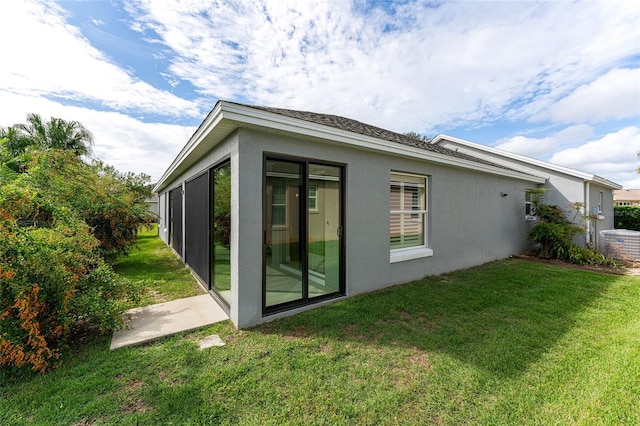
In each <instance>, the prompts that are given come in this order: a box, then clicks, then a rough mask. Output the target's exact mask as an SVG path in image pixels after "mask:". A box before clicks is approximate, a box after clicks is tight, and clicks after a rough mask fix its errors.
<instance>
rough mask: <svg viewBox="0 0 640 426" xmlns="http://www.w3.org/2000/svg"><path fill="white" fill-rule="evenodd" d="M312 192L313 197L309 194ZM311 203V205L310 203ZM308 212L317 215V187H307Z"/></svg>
mask: <svg viewBox="0 0 640 426" xmlns="http://www.w3.org/2000/svg"><path fill="white" fill-rule="evenodd" d="M312 192H313V195H311V193H312ZM312 201H313V205H312V203H311V202H312ZM309 212H311V213H318V212H319V210H318V185H309Z"/></svg>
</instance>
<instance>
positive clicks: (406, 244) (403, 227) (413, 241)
mask: <svg viewBox="0 0 640 426" xmlns="http://www.w3.org/2000/svg"><path fill="white" fill-rule="evenodd" d="M389 189H390V209H391V211H390V220H389V224H390V226H389V242H390V246H391V261H392V262H397V261H402V260H409V259H415V258H418V257H425V256H430V255H432V254H433V252H432V251H431V250H430V249H428V247H427V246H428V235H427V222H428V221H427V213H428V210H427V178H426V177H425V176H419V175H411V174H404V173H396V172H392V173H391V182H390V186H389Z"/></svg>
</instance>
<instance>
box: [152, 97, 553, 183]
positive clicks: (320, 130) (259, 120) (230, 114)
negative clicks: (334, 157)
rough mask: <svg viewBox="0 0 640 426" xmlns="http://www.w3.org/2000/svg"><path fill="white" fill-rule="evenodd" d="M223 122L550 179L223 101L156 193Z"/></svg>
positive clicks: (535, 179)
mask: <svg viewBox="0 0 640 426" xmlns="http://www.w3.org/2000/svg"><path fill="white" fill-rule="evenodd" d="M223 121H227V122H230V123H234V126H235V127H245V126H246V127H257V128H265V129H269V130H272V131H274V130H275V131H280V132H286V133H290V134H294V135H295V134H298V135H304V136H307V137H311V138H317V139H323V140H326V141H329V142H334V143H335V142H338V143H343V144H346V145H351V146H355V147H359V148H362V149H367V150H371V151H377V152H385V153H389V154H393V155H398V156H402V157H409V158H414V159H421V160H426V161H431V162H435V163H440V164H445V165H449V166H453V167H459V168H463V169H468V170H475V171H479V172H483V173H488V174H493V175H500V176H507V177H512V178H516V179H522V180H526V181H530V182H536V183H544V182H546V179H545V178H544V177H542V176H534V175H531V174H527V173H520V172H517V171H511V170H506V169H502V168H499V167H493V166H490V165H487V164H482V163H476V162H474V161H469V160H464V159H461V158H456V157H450V156H447V155H443V154H439V153H437V152H431V151H425V150H424V149H420V148H416V147H412V146H408V145H403V144H399V143H396V142H390V141H386V140H384V139H378V138H374V137H371V136H365V135H359V134H357V133H353V132H349V131H346V130H342V129H336V128H334V127H331V126H325V125H321V124H316V123H312V122H309V121H305V120H301V119H297V118H293V117H287V116H284V115H280V114H276V113H273V112H268V111H263V110H259V109H255V108H251V107H247V106H244V105H238V104H235V103H230V102H225V101H219V102H218V103H217V104H216V106H215V107H214V109H213V110H212V111H211V112H210V113H209V115H208V116H207V117H206V118H205V120H204V121H203V123H202V124H201V125H200V126H199V127H198V129H197V130H196V131H195V132H194V134H193V135H192V136H191V138H189V141H188V142H187V144H186V145H185V146H184V147H183V148H182V150H181V151H180V152H179V153H178V155H177V156H176V158H175V159H174V160H173V162H172V163H171V164H170V165H169V167H168V168H167V170H166V171H165V173H164V174H163V175H162V177H161V178H160V180H159V181H158V183H157V184H156V186H155V187H154V189H153V191H154V192H158V191H160V190H162V189H164V188H165V187H166V186H167V185H168V183H170V179H171V178H172V177H174V176H173V174H174V173H175V172H176V170H177V169H178V168H179V167H180V165H181V164H182V163H183V162H184V161H186V160H187V159H188V158H189V156H190V155H191V153H192V152H193V151H194V150H195V149H196V148H197V147H198V145H199V144H200V143H202V141H203V140H204V139H205V138H206V137H207V135H208V134H209V133H210V132H211V131H212V130H213V129H215V128H216V126H219V125H220V123H222V122H223Z"/></svg>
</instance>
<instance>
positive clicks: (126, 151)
mask: <svg viewBox="0 0 640 426" xmlns="http://www.w3.org/2000/svg"><path fill="white" fill-rule="evenodd" d="M0 93H1V92H0ZM2 99H3V102H1V103H0V117H2V119H3V121H5V120H6V121H5V122H1V123H0V125H1V126H3V127H7V126H11V125H14V124H16V123H23V122H24V121H25V119H26V114H25V113H23V112H22V111H28V112H34V113H37V114H40V115H41V116H42V117H43V118H45V119H48V118H50V117H59V118H62V119H65V120H77V121H79V122H81V123H82V124H84V125H85V127H87V128H88V129H89V130H90V131H91V133H93V136H94V142H95V147H94V156H95V157H96V158H99V159H101V160H103V161H105V162H106V163H108V164H111V165H113V166H115V167H116V168H117V169H118V170H119V171H121V172H127V171H131V172H134V173H146V174H148V175H150V176H151V177H152V178H153V179H155V180H157V179H159V178H160V177H161V176H162V174H163V173H164V170H166V168H167V167H168V166H169V164H170V163H171V161H173V159H174V157H175V156H176V155H177V153H178V152H179V151H180V149H181V148H182V147H183V146H184V144H185V143H186V142H187V140H188V139H189V137H190V136H191V135H192V134H193V132H194V131H195V128H194V127H187V126H178V125H171V124H163V123H144V122H141V121H139V120H136V119H134V118H132V117H129V116H127V115H125V114H121V113H117V112H102V111H95V110H91V109H87V108H81V107H75V106H65V105H61V104H60V103H57V102H53V101H49V100H47V99H44V98H42V97H37V96H23V95H15V94H11V93H4V94H2Z"/></svg>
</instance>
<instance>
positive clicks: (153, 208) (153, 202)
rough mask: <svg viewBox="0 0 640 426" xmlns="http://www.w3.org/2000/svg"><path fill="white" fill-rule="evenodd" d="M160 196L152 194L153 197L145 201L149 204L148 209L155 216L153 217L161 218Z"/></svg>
mask: <svg viewBox="0 0 640 426" xmlns="http://www.w3.org/2000/svg"><path fill="white" fill-rule="evenodd" d="M158 200H159V199H158V194H156V193H153V194H151V197H149V198H146V199H145V200H144V202H145V203H147V208H148V209H149V213H151V214H152V215H153V217H158V216H160V210H159V208H158Z"/></svg>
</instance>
